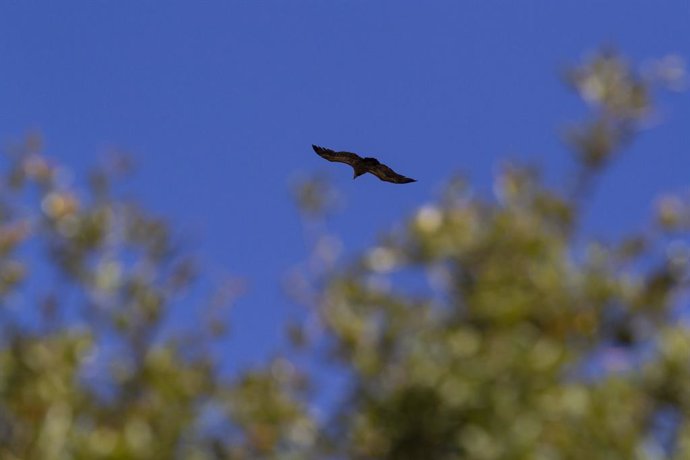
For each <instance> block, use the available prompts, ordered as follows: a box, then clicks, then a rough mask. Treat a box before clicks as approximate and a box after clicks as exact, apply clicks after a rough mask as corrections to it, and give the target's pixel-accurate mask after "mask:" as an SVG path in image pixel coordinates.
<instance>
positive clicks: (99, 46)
mask: <svg viewBox="0 0 690 460" xmlns="http://www.w3.org/2000/svg"><path fill="white" fill-rule="evenodd" d="M688 25H690V2H688V1H687V0H665V1H663V2H660V1H652V0H648V1H643V0H611V1H607V2H602V1H601V0H578V1H560V2H555V1H547V0H542V1H518V0H516V1H504V2H499V1H479V0H453V1H429V2H419V1H414V2H413V1H408V0H396V1H371V0H367V1H363V0H362V1H337V0H333V1H325V0H318V1H317V0H312V1H300V0H292V1H272V0H265V1H240V2H238V1H219V0H218V1H204V2H191V1H187V2H181V1H140V0H139V1H133V0H131V1H130V0H127V1H114V0H113V1H105V0H99V1H96V0H89V1H73V2H42V3H41V2H36V1H28V0H27V1H20V0H13V1H12V0H0V142H2V143H7V142H9V141H16V140H19V139H20V138H21V137H22V136H23V135H24V134H25V133H26V132H27V131H29V130H39V131H41V132H42V133H43V135H44V136H45V140H46V153H47V154H49V155H50V156H53V157H56V158H58V159H60V160H61V161H63V162H64V163H66V164H67V165H69V166H71V167H73V168H74V169H76V170H77V171H84V170H86V169H87V168H88V167H89V166H90V165H93V164H94V163H95V162H96V159H97V158H98V157H99V156H101V155H103V154H104V153H106V152H107V151H108V150H109V149H111V148H113V147H116V148H120V149H122V150H124V151H127V152H129V153H131V154H132V155H133V156H134V157H135V159H136V162H137V164H138V173H137V175H136V178H135V179H134V180H133V181H132V182H131V186H130V188H129V190H130V192H131V193H132V194H134V195H136V196H138V197H140V199H141V200H143V201H144V202H145V203H146V204H147V205H148V206H149V207H150V208H152V209H153V210H155V211H156V212H158V213H160V214H163V215H166V216H169V218H170V220H171V222H173V224H174V225H175V227H177V228H179V229H180V230H181V231H182V232H183V233H185V232H186V233H188V234H191V235H192V236H193V237H194V238H195V240H196V241H198V242H199V250H200V252H201V254H202V257H203V259H204V260H205V261H206V262H207V263H208V264H209V265H210V266H211V267H212V270H215V271H216V272H223V271H224V272H228V273H231V274H234V275H237V276H240V277H243V278H245V279H246V280H247V281H248V283H249V284H248V288H249V290H248V292H247V293H246V294H245V295H244V296H243V297H242V298H241V299H240V301H239V303H238V304H237V306H236V310H235V311H234V323H233V331H234V335H233V337H234V339H233V345H232V346H231V347H230V349H229V350H228V354H227V356H228V359H231V360H233V361H234V362H236V363H249V362H252V361H254V360H256V359H258V358H259V357H261V356H265V355H266V354H267V353H269V352H270V351H272V350H275V349H276V348H277V347H278V346H279V344H280V343H281V342H282V320H283V319H284V318H286V317H287V316H289V315H290V314H292V313H293V312H294V308H295V307H294V306H292V305H290V303H289V302H288V301H287V299H286V298H285V295H284V293H283V292H282V290H281V286H280V281H281V279H282V277H283V276H284V275H285V273H286V271H287V270H288V269H289V268H290V267H292V266H293V265H294V264H296V263H298V262H300V261H302V260H303V259H304V258H305V257H306V255H307V247H306V245H305V242H304V238H303V229H302V227H301V225H300V221H299V218H298V214H297V212H296V211H295V208H294V206H293V204H292V201H291V199H290V195H289V193H288V190H289V184H290V182H291V181H292V180H293V179H294V178H295V177H298V176H299V175H301V174H303V175H304V174H311V173H317V172H325V173H327V175H328V176H329V177H330V178H331V179H332V180H333V182H334V184H335V185H336V187H338V188H339V189H340V191H341V193H342V195H343V197H344V198H345V206H344V208H343V209H342V210H341V212H340V213H339V214H338V216H337V217H335V218H334V219H333V221H332V222H331V229H332V230H333V231H334V232H336V233H338V234H339V235H341V236H342V237H343V240H344V243H345V248H346V253H347V254H352V253H353V251H356V250H357V249H360V248H363V247H366V246H367V245H368V244H371V243H372V242H374V241H375V240H376V237H377V235H379V234H380V233H381V232H383V231H385V230H386V229H388V228H391V227H392V226H393V225H394V224H395V223H396V222H400V221H401V220H402V219H403V218H404V217H405V216H406V215H408V214H409V213H411V212H412V211H413V210H414V209H415V208H416V207H418V206H420V205H422V204H424V203H427V202H428V201H430V200H432V199H433V198H434V196H435V194H436V193H437V192H438V190H439V187H440V184H441V183H443V181H444V180H446V179H448V177H449V175H450V174H451V173H452V172H463V173H465V174H466V175H467V176H468V177H469V178H471V180H472V181H473V182H474V183H476V184H477V186H478V187H479V188H482V189H487V190H488V189H489V188H490V185H491V177H492V175H493V173H494V172H495V170H496V167H497V165H498V164H499V162H500V159H502V158H506V157H511V158H522V159H530V160H536V161H540V162H542V163H543V164H544V165H545V166H546V168H547V171H548V172H549V173H550V174H552V177H554V178H558V177H559V174H560V175H561V176H562V174H563V172H564V171H565V170H566V168H567V167H568V165H569V164H570V163H569V157H568V152H567V150H566V149H565V148H564V147H563V145H562V143H561V141H560V138H559V134H558V133H559V130H560V129H561V128H562V127H563V125H564V124H565V123H567V122H570V121H575V120H578V119H581V118H582V117H583V116H584V115H585V113H586V111H585V108H584V106H583V104H582V103H581V102H580V101H579V100H578V99H577V97H575V95H573V94H572V93H570V92H569V91H568V90H567V89H566V88H565V87H564V86H563V84H562V83H561V81H560V80H559V72H560V71H561V70H562V69H563V68H564V66H565V65H567V64H569V63H575V62H577V61H578V60H580V59H581V58H582V57H583V56H585V55H586V54H587V53H588V52H591V51H592V50H594V49H596V48H597V46H599V45H601V44H614V45H616V46H617V47H618V49H619V50H621V51H622V52H623V53H624V54H626V55H627V56H629V57H630V58H632V59H633V60H636V61H638V62H641V61H643V60H645V59H650V58H658V57H662V56H664V55H667V54H669V53H675V54H679V55H681V56H683V57H684V58H685V59H686V60H688V59H690V27H688ZM689 97H690V94H688V93H684V94H673V95H670V96H669V95H665V96H663V97H662V98H661V100H660V111H659V115H660V116H661V119H662V120H663V123H662V124H660V125H658V126H655V127H654V128H653V129H650V130H649V131H646V132H645V133H643V135H642V137H641V138H640V139H639V141H638V142H637V143H636V144H635V145H634V147H633V148H631V149H630V150H628V151H627V154H626V156H625V157H624V158H622V159H621V161H620V162H619V163H618V164H616V165H615V167H614V168H613V170H611V171H610V172H608V173H607V174H606V178H605V181H604V182H603V183H602V185H601V187H600V188H599V189H598V190H597V193H596V195H595V197H594V203H593V205H592V207H591V208H590V211H589V215H588V221H589V222H590V223H589V226H590V228H591V229H592V230H593V231H594V232H598V233H601V234H606V233H607V232H616V231H619V230H621V229H625V228H626V227H630V226H636V225H639V224H640V223H641V222H642V221H643V219H644V218H646V217H648V216H649V213H650V203H651V200H652V199H653V198H654V197H655V196H657V195H658V194H659V193H660V192H661V191H663V190H680V189H683V188H687V186H688V183H690V99H689ZM312 143H316V144H320V145H324V146H328V147H333V148H336V149H350V150H354V151H358V152H361V153H366V154H371V155H374V156H377V157H378V158H380V159H381V160H383V161H385V162H387V163H389V164H391V165H392V166H393V167H394V168H395V169H396V170H398V171H399V172H401V173H403V174H405V175H408V176H411V177H414V178H416V179H418V180H419V182H417V183H414V184H410V185H404V186H396V185H392V184H385V183H382V182H379V181H378V180H376V179H375V178H374V177H372V176H363V177H361V178H359V179H357V180H356V181H352V179H351V172H350V170H349V169H348V168H347V167H346V166H343V165H335V164H329V163H327V162H325V161H323V160H321V159H320V158H318V157H317V156H316V155H315V154H314V153H313V152H312V151H311V148H310V145H311V144H312Z"/></svg>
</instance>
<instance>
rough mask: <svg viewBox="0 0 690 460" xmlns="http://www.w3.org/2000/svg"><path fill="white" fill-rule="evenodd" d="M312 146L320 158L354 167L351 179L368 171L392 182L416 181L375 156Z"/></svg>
mask: <svg viewBox="0 0 690 460" xmlns="http://www.w3.org/2000/svg"><path fill="white" fill-rule="evenodd" d="M312 148H313V149H314V151H315V152H316V153H317V154H318V155H319V156H320V157H321V158H325V159H326V160H328V161H335V162H338V163H345V164H348V165H350V166H352V169H354V177H352V179H357V178H358V177H359V176H361V175H362V174H366V173H370V174H373V175H374V176H376V177H378V178H379V179H381V180H382V181H385V182H392V183H394V184H409V183H410V182H417V181H416V180H415V179H410V178H409V177H405V176H403V175H400V174H398V173H396V172H395V171H393V170H392V169H391V168H389V167H388V166H386V165H384V164H383V163H381V162H380V161H379V160H377V159H376V158H370V157H366V158H362V157H360V156H359V155H357V154H356V153H352V152H336V151H333V150H331V149H327V148H325V147H319V146H318V145H314V144H312Z"/></svg>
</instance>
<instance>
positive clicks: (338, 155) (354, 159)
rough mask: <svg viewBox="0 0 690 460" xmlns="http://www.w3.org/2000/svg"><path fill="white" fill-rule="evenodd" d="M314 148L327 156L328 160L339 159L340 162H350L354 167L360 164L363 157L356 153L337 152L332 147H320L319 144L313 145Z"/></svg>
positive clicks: (323, 155)
mask: <svg viewBox="0 0 690 460" xmlns="http://www.w3.org/2000/svg"><path fill="white" fill-rule="evenodd" d="M312 148H313V149H314V151H315V152H316V153H317V154H318V155H319V156H320V157H321V158H325V159H326V160H328V161H337V162H339V163H345V164H348V165H350V166H352V167H354V166H356V165H358V164H359V163H360V162H361V161H362V157H360V156H359V155H357V154H356V153H351V152H335V151H333V150H331V149H327V148H324V147H319V146H318V145H312Z"/></svg>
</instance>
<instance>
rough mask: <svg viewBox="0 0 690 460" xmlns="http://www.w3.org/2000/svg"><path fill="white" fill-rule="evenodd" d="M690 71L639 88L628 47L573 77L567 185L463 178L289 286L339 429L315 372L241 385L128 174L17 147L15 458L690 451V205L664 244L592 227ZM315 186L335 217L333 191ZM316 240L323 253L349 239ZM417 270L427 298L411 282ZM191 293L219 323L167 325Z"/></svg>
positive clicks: (10, 357)
mask: <svg viewBox="0 0 690 460" xmlns="http://www.w3.org/2000/svg"><path fill="white" fill-rule="evenodd" d="M679 75H680V70H679V67H678V64H677V62H676V61H674V60H673V59H667V60H665V61H663V65H661V66H659V67H655V68H654V69H653V71H651V72H650V73H649V74H641V73H639V72H636V71H635V70H634V69H633V68H632V67H631V66H630V65H629V64H628V63H627V62H626V61H624V60H623V59H622V58H621V57H619V56H618V55H616V54H614V53H611V52H604V53H601V54H599V55H596V56H594V57H593V58H592V59H590V60H589V61H587V62H585V63H584V64H583V65H582V66H580V67H577V68H575V69H574V70H573V71H572V72H570V73H568V75H567V81H568V82H569V83H570V85H571V86H572V87H573V88H574V89H575V90H576V91H577V92H578V93H579V94H580V95H581V96H582V97H583V98H584V99H585V100H586V101H587V102H588V103H589V104H590V105H591V106H592V108H593V116H592V119H591V120H590V121H587V122H584V123H582V124H580V125H577V126H576V127H574V128H572V130H571V131H570V132H569V135H568V143H569V145H570V146H571V147H572V150H573V152H574V154H575V155H574V156H575V159H576V167H575V173H574V174H573V182H572V184H570V185H569V186H568V187H564V188H563V189H551V188H548V187H547V186H545V185H544V184H543V182H542V180H541V179H540V173H539V171H538V169H537V168H534V167H524V166H516V165H508V166H506V167H505V168H504V170H503V172H502V173H501V174H500V175H499V176H498V177H497V178H496V182H497V187H496V190H497V194H496V196H495V197H488V198H484V197H478V196H475V195H474V194H472V193H470V192H471V187H470V185H469V184H467V183H465V182H463V181H458V180H456V181H452V182H451V184H450V185H449V186H448V187H447V188H446V191H445V193H444V194H443V196H442V197H441V198H440V199H439V200H438V201H437V202H436V203H434V204H432V205H428V206H424V207H422V208H421V209H419V210H418V212H416V213H415V215H414V216H413V217H412V218H410V219H409V220H408V221H407V222H406V223H405V225H404V226H403V229H402V230H399V231H395V232H391V233H390V234H388V235H387V236H386V237H385V238H383V239H382V241H381V242H380V244H377V245H376V246H375V247H373V248H371V249H370V250H367V251H365V252H364V253H363V254H361V255H360V256H358V257H356V259H355V260H354V261H353V262H351V263H331V262H332V261H331V260H330V259H327V260H322V263H321V264H320V265H319V264H317V266H319V267H322V268H321V269H319V270H318V271H317V272H316V273H302V276H307V277H308V282H309V283H308V284H306V285H305V284H304V283H302V284H299V285H300V286H306V288H305V290H303V291H299V292H293V294H297V295H299V299H300V300H301V301H303V302H305V303H307V304H308V306H309V307H310V310H309V311H310V312H311V314H312V315H314V316H316V317H317V318H318V321H319V322H320V323H319V324H320V325H321V328H320V329H319V330H318V334H316V335H314V334H313V332H312V331H313V328H307V327H302V326H301V325H297V326H292V327H291V328H290V332H291V336H292V337H293V339H294V342H295V344H296V345H299V350H300V352H301V353H304V354H306V355H307V356H310V357H319V356H323V353H322V351H323V350H324V349H325V350H327V351H328V354H327V358H326V360H327V363H326V364H328V365H331V366H333V365H335V366H338V367H339V368H340V369H341V370H342V371H343V372H345V373H346V374H347V375H348V378H349V381H350V385H349V387H348V389H347V390H346V391H345V394H343V397H342V398H341V401H342V402H341V404H340V405H339V406H338V407H337V408H336V409H335V410H334V411H333V412H332V413H329V414H327V416H326V417H321V418H316V417H314V416H313V415H312V413H313V411H312V410H311V409H312V408H313V405H314V404H316V401H317V400H316V398H315V394H316V393H315V392H314V391H313V387H312V386H310V379H309V374H308V372H307V370H299V369H298V368H297V367H296V366H295V365H294V364H291V363H290V362H289V360H288V358H279V359H276V360H274V361H272V362H269V363H265V364H263V365H261V366H257V368H256V369H253V370H250V371H246V372H242V373H239V374H237V375H234V376H232V378H223V377H222V376H221V373H220V372H219V363H218V362H217V360H214V359H213V358H212V356H213V355H212V353H210V350H211V349H212V347H213V346H214V343H216V341H218V340H222V336H223V332H224V326H225V319H224V317H223V316H222V315H221V314H219V310H218V308H219V306H220V305H223V304H224V303H225V302H226V301H227V300H228V299H227V298H226V297H224V296H223V295H220V296H219V295H217V294H216V293H214V292H210V293H209V296H208V298H199V297H198V296H197V295H195V294H192V292H196V291H197V290H198V289H190V288H191V287H192V286H195V283H196V280H197V279H198V278H199V275H197V270H196V265H195V263H194V261H193V259H191V258H190V257H189V256H187V255H185V252H184V251H183V250H182V249H180V247H181V246H182V247H183V245H181V244H180V238H179V236H177V235H174V234H172V232H171V231H170V229H169V227H168V226H167V224H166V223H165V221H163V220H162V219H160V218H156V217H154V216H152V215H151V214H150V213H148V212H147V211H145V210H142V209H141V208H140V207H139V206H137V205H136V204H134V203H131V202H128V201H127V200H125V199H123V198H121V196H120V195H121V194H120V193H118V190H117V186H114V185H113V178H114V177H115V176H117V175H119V174H120V173H121V170H122V168H121V167H120V166H121V165H120V164H119V163H117V162H116V163H113V164H111V165H110V166H108V167H106V168H101V169H99V170H97V171H95V172H94V173H93V174H92V175H91V176H90V178H89V181H88V187H86V189H84V190H79V189H77V188H76V187H70V186H67V185H66V184H65V183H64V180H62V178H63V177H64V174H63V173H62V171H63V170H62V168H61V167H60V166H58V165H55V164H53V163H51V162H50V161H49V160H48V159H47V158H46V157H44V156H43V155H41V154H40V151H41V148H40V145H39V143H38V142H37V141H36V139H35V138H30V139H29V140H28V141H27V143H26V144H24V145H22V146H19V147H15V148H12V149H10V152H8V153H9V155H8V156H7V161H6V164H5V165H4V171H5V173H4V175H3V176H2V179H1V180H0V185H1V187H2V194H1V195H0V200H1V202H0V211H1V212H0V299H1V302H0V303H1V305H2V309H0V327H2V335H1V336H0V458H3V459H5V458H7V459H52V458H55V459H63V458H65V459H71V458H77V459H79V458H81V459H98V458H103V459H106V458H107V459H139V458H141V459H158V458H160V459H170V458H181V459H182V458H184V459H188V458H189V459H226V458H227V459H310V458H313V459H322V458H323V459H325V458H353V459H401V460H405V459H443V460H445V459H449V460H450V459H478V460H483V459H487V460H488V459H581V458H589V459H597V458H602V459H603V458H606V459H611V458H614V459H615V458H621V459H632V458H659V456H660V455H661V456H668V457H672V458H678V459H684V458H688V457H690V423H689V422H688V420H687V414H688V413H689V411H690V392H689V391H688V388H690V386H688V382H689V380H688V377H690V335H689V334H688V333H687V330H686V328H685V327H684V326H683V325H682V323H681V322H679V321H678V317H679V314H681V313H682V312H680V311H679V309H680V308H682V306H683V300H684V299H685V298H686V297H685V296H686V294H687V282H688V257H689V253H688V249H687V248H686V247H685V246H684V245H683V244H681V243H679V241H683V240H685V241H687V236H688V231H689V230H690V208H688V206H687V203H686V202H685V201H683V199H681V198H680V197H673V196H668V197H666V198H663V199H662V200H661V201H660V202H659V203H658V209H657V215H656V216H655V218H654V220H653V222H652V223H651V224H650V225H649V227H648V228H647V229H646V230H645V231H643V232H639V233H633V234H630V235H629V236H627V237H624V238H622V239H621V240H620V241H616V242H613V243H604V242H599V241H592V240H590V239H588V238H587V236H586V235H585V234H584V231H583V228H582V225H581V216H582V212H583V211H582V210H583V208H584V206H586V204H587V200H588V196H589V194H588V192H589V191H590V190H591V189H592V187H594V186H595V184H596V181H597V178H598V177H599V175H600V173H601V171H602V170H604V169H605V168H606V167H607V166H608V165H610V164H611V163H612V162H613V161H614V160H616V159H619V157H620V156H621V155H622V153H623V152H624V147H625V146H626V145H627V143H629V142H631V141H632V140H633V139H634V137H635V135H636V134H637V132H638V130H639V126H640V123H641V122H643V121H644V119H645V117H646V116H647V114H648V113H649V112H650V111H651V110H652V109H653V105H652V100H653V89H654V88H655V87H657V86H658V84H659V83H674V81H675V80H673V78H676V77H678V76H679ZM672 77H673V78H672ZM672 80H673V81H672ZM298 192H299V194H298V196H299V200H300V203H301V205H302V206H301V209H302V210H303V211H305V213H306V214H305V215H306V216H307V217H306V220H307V221H309V222H312V223H318V222H319V219H321V218H322V216H323V215H324V212H325V211H327V210H328V208H329V204H330V203H331V200H330V198H331V197H332V194H331V193H330V192H329V189H328V184H325V183H322V182H311V183H308V184H305V186H304V187H302V188H300V189H299V190H298ZM314 228H318V227H314ZM316 235H317V236H316V238H317V239H318V241H317V245H316V247H317V248H323V247H325V245H324V244H323V243H324V242H328V241H332V239H333V237H332V236H329V235H321V236H319V234H318V232H317V233H316ZM320 254H321V253H319V252H317V253H316V256H315V257H316V258H317V259H319V257H320ZM411 279H414V280H420V279H421V280H422V281H424V283H415V285H420V284H423V285H426V286H427V287H426V288H424V289H419V290H414V291H412V290H410V289H408V288H406V286H407V283H406V282H405V281H407V280H411ZM294 285H296V284H293V286H294ZM220 292H221V294H222V293H223V292H225V293H228V292H230V294H232V290H231V289H227V288H226V287H223V286H221V291H220ZM229 300H232V299H231V298H230V299H229ZM190 303H194V304H203V306H204V308H198V309H195V310H198V311H202V312H204V313H202V314H201V315H200V318H199V322H198V325H193V326H191V327H190V328H189V329H185V330H183V331H182V332H180V331H179V328H177V327H173V326H171V325H170V321H169V320H170V317H171V316H172V315H173V314H174V311H175V309H176V308H179V307H180V306H184V305H189V304H190ZM188 309H189V308H188ZM310 324H311V323H310ZM317 359H318V358H317Z"/></svg>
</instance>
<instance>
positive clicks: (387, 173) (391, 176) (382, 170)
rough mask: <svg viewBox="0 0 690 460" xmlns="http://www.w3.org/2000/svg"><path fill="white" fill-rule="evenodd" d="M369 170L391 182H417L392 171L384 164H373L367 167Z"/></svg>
mask: <svg viewBox="0 0 690 460" xmlns="http://www.w3.org/2000/svg"><path fill="white" fill-rule="evenodd" d="M368 170H369V172H370V173H371V174H373V175H374V176H376V177H378V178H379V179H381V180H382V181H386V182H393V183H394V184H409V183H410V182H417V181H416V180H415V179H410V178H409V177H405V176H403V175H400V174H398V173H396V172H395V171H393V170H392V169H391V168H389V167H388V166H386V165H384V164H381V163H379V164H377V165H373V166H371V167H369V168H368Z"/></svg>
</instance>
